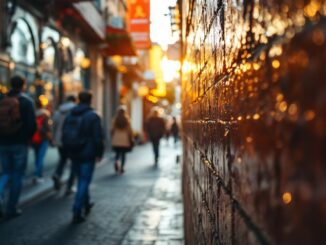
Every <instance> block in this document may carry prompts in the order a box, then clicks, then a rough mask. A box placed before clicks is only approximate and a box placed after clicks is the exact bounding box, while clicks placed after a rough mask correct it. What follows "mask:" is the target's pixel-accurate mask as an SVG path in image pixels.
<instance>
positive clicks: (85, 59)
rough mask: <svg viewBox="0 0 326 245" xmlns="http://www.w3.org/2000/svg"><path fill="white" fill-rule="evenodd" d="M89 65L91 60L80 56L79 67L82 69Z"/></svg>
mask: <svg viewBox="0 0 326 245" xmlns="http://www.w3.org/2000/svg"><path fill="white" fill-rule="evenodd" d="M90 66H91V61H90V59H88V58H86V57H84V58H82V60H81V62H80V67H81V68H83V69H87V68H89V67H90Z"/></svg>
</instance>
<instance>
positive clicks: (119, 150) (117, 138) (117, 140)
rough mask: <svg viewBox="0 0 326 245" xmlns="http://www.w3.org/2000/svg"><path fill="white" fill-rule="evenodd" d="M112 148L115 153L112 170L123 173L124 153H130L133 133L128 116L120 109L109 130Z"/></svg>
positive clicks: (123, 109) (124, 110) (122, 108)
mask: <svg viewBox="0 0 326 245" xmlns="http://www.w3.org/2000/svg"><path fill="white" fill-rule="evenodd" d="M111 135H112V147H113V150H114V151H115V162H114V168H115V171H116V172H119V171H120V173H121V174H123V173H124V171H125V169H124V166H125V162H126V153H127V152H129V151H131V149H132V147H133V133H132V129H131V125H130V120H129V116H128V115H127V112H126V109H125V108H124V107H122V106H121V107H120V108H119V109H118V112H117V114H116V116H115V118H114V120H113V127H112V130H111ZM120 158H121V165H120V166H119V159H120Z"/></svg>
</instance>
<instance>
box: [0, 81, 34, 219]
mask: <svg viewBox="0 0 326 245" xmlns="http://www.w3.org/2000/svg"><path fill="white" fill-rule="evenodd" d="M10 84H11V90H10V91H9V93H8V94H6V95H4V96H3V97H2V99H1V100H0V163H1V165H2V175H1V177H0V215H5V217H6V218H8V219H10V218H13V217H16V216H19V215H20V214H21V210H20V209H18V208H17V204H18V201H19V197H20V192H21V188H22V180H23V176H24V174H25V169H26V166H27V155H28V142H29V141H30V140H31V138H32V136H33V134H34V132H35V130H36V121H35V111H34V106H33V102H32V101H31V99H29V98H28V97H27V96H26V95H25V94H23V92H24V90H25V86H26V82H25V80H24V79H23V78H22V77H20V76H14V77H12V78H11V80H10ZM7 183H10V188H9V199H8V202H7V205H6V208H5V210H4V207H3V206H4V189H5V187H6V185H7Z"/></svg>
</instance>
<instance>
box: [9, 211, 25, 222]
mask: <svg viewBox="0 0 326 245" xmlns="http://www.w3.org/2000/svg"><path fill="white" fill-rule="evenodd" d="M22 214H23V212H22V210H21V209H16V210H15V212H13V213H7V214H6V215H5V219H6V220H10V219H14V218H16V217H19V216H21V215H22Z"/></svg>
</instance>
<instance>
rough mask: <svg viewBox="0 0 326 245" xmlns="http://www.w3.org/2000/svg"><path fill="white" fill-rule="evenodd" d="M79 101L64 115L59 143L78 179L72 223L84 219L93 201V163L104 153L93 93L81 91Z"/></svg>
mask: <svg viewBox="0 0 326 245" xmlns="http://www.w3.org/2000/svg"><path fill="white" fill-rule="evenodd" d="M78 99H79V104H78V105H77V106H76V107H74V108H73V109H72V110H71V113H70V114H69V115H68V116H67V117H66V119H65V121H64V124H63V128H62V144H63V147H64V148H65V149H66V150H67V154H68V157H70V158H71V160H72V163H73V170H74V173H75V175H76V176H77V179H78V184H77V192H76V195H75V201H74V205H73V209H72V211H73V218H72V222H73V223H81V222H83V221H85V216H86V215H88V214H89V213H90V211H91V208H92V207H93V205H94V203H93V202H91V201H90V194H89V185H90V183H91V180H92V176H93V172H94V167H95V163H96V162H99V161H100V160H101V158H102V156H103V152H104V134H103V127H102V123H101V118H100V117H99V116H98V115H97V114H96V112H95V111H94V110H93V109H92V108H91V106H90V105H91V100H92V94H91V93H90V92H88V91H83V92H80V93H79V95H78Z"/></svg>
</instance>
